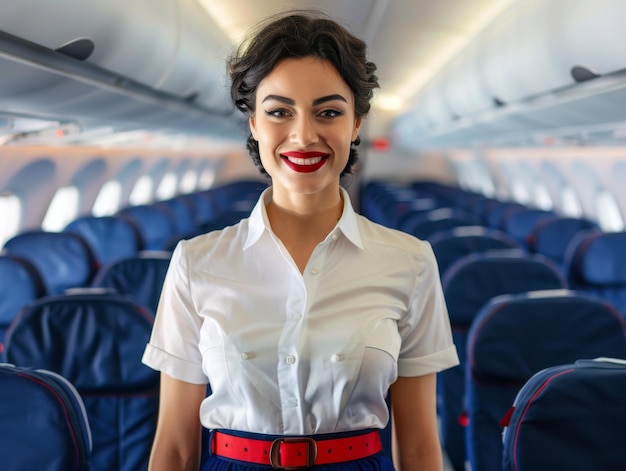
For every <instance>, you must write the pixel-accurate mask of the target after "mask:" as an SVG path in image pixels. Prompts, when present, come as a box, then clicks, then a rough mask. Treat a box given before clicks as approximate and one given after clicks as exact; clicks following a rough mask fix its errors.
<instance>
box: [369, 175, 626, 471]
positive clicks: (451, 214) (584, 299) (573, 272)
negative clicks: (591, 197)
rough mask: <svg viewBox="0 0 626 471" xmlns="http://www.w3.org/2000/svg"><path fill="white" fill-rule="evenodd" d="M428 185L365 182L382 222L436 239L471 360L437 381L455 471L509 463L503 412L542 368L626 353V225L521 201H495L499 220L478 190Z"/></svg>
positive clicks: (459, 336)
mask: <svg viewBox="0 0 626 471" xmlns="http://www.w3.org/2000/svg"><path fill="white" fill-rule="evenodd" d="M381 188H382V189H381ZM419 188H420V190H419V192H417V191H416V190H415V188H409V189H407V187H406V186H405V185H397V184H387V185H383V184H381V183H380V182H378V183H377V184H375V185H372V186H370V187H369V188H368V187H366V188H365V189H364V193H365V194H364V195H363V197H364V198H363V199H364V201H362V204H364V206H365V207H363V211H364V212H367V211H368V209H367V205H368V204H369V205H370V211H372V209H373V211H372V214H373V215H374V218H376V217H378V218H379V222H381V223H386V224H388V225H391V226H392V227H393V226H394V225H395V227H396V228H398V229H400V230H405V231H407V232H410V233H413V234H414V235H416V236H418V237H420V238H423V239H426V240H428V241H429V242H430V243H431V245H432V247H433V251H434V253H435V256H436V258H437V261H438V264H439V270H440V276H441V281H442V287H443V291H444V295H445V298H446V302H447V305H448V311H449V316H450V322H451V326H452V335H453V338H454V341H455V344H456V346H457V350H458V353H459V358H460V361H461V364H460V365H459V366H458V367H455V368H452V369H449V370H446V371H444V372H442V373H440V374H439V378H438V412H439V415H440V421H441V435H442V443H443V445H444V448H445V450H446V452H447V455H448V458H449V461H450V462H451V464H452V465H453V467H454V469H455V470H458V471H461V470H466V469H467V466H468V465H469V466H470V468H471V469H472V470H474V471H489V470H493V471H495V470H500V469H502V467H501V466H502V459H503V445H502V431H503V427H502V426H501V425H500V424H499V421H500V419H501V418H502V417H503V415H504V414H505V413H506V411H507V409H508V408H509V406H510V405H511V404H512V403H513V400H514V398H515V394H516V393H517V391H519V389H520V388H521V387H522V386H523V384H524V383H525V381H527V380H529V378H530V377H531V376H532V375H533V374H534V373H536V372H537V371H540V370H541V369H543V368H548V367H551V366H553V365H559V364H561V363H570V362H575V361H577V360H579V359H588V358H595V357H597V356H609V357H616V358H622V359H626V327H625V317H624V313H626V302H625V299H626V298H625V297H624V293H626V272H624V271H623V270H622V269H621V267H623V266H626V264H625V263H624V262H626V234H625V233H615V234H605V233H602V232H601V231H599V230H598V229H597V228H594V227H590V226H587V225H584V224H583V225H578V221H574V223H572V220H571V219H567V218H558V217H556V216H555V215H552V214H547V213H546V212H545V211H537V210H527V209H525V208H520V207H519V206H520V205H518V206H517V207H513V206H512V205H505V204H503V205H502V206H501V207H498V209H495V208H496V205H495V204H491V209H492V211H491V212H490V213H488V214H489V215H490V216H491V218H490V219H491V223H490V219H489V218H487V217H485V216H486V215H487V213H483V214H482V216H483V217H479V214H480V211H481V210H479V209H478V208H480V207H481V205H480V204H479V202H481V201H482V200H480V199H478V198H473V197H469V196H470V195H464V193H463V192H462V191H461V190H457V189H448V188H446V187H444V186H442V185H434V184H433V185H430V184H427V185H422V186H420V187H419ZM377 193H378V194H377ZM444 193H445V196H446V198H441V195H442V194H444ZM454 193H456V194H457V198H459V197H460V196H459V195H464V196H468V199H467V201H465V203H464V207H465V211H463V212H460V211H459V206H460V204H459V205H456V206H455V205H453V204H451V203H452V200H453V196H452V195H453V194H454ZM460 199H462V198H460ZM368 200H369V202H368ZM468 201H471V203H469V202H468ZM482 202H483V203H484V201H482ZM442 204H443V205H444V207H439V205H442ZM445 205H448V206H445ZM472 205H475V207H473V208H472V211H471V212H470V211H469V210H468V208H470V207H471V206H472ZM483 206H484V207H485V206H486V205H483ZM505 206H508V208H507V209H506V210H505V209H504V207H505ZM498 213H499V214H500V215H503V214H507V213H508V214H509V217H508V223H507V224H506V225H497V224H493V222H494V221H496V220H498V218H497V217H496V215H497V214H498ZM559 224H564V225H563V226H561V229H557V227H559ZM564 228H566V229H564ZM514 229H515V230H514ZM531 235H532V236H531ZM549 236H550V237H549ZM552 236H554V240H559V239H558V238H559V237H565V238H566V239H567V240H570V242H569V243H568V247H567V248H565V249H564V248H562V247H556V245H557V244H558V243H557V242H554V240H551V237H552ZM538 248H541V249H542V250H537V249H538ZM543 249H545V253H541V252H542V251H543Z"/></svg>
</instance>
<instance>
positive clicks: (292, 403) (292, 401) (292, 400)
mask: <svg viewBox="0 0 626 471" xmlns="http://www.w3.org/2000/svg"><path fill="white" fill-rule="evenodd" d="M285 406H287V407H298V400H297V399H296V398H295V397H290V398H289V399H287V400H286V401H285Z"/></svg>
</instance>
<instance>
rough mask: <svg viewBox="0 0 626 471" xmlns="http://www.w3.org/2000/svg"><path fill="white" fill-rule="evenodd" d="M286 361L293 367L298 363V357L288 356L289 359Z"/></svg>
mask: <svg viewBox="0 0 626 471" xmlns="http://www.w3.org/2000/svg"><path fill="white" fill-rule="evenodd" d="M285 361H286V362H287V364H289V365H293V364H294V363H295V362H296V357H295V356H293V355H287V358H285Z"/></svg>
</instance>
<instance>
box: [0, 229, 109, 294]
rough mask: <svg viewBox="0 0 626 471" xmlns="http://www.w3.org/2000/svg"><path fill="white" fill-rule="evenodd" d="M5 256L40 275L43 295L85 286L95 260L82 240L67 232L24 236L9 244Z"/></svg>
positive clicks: (89, 279)
mask: <svg viewBox="0 0 626 471" xmlns="http://www.w3.org/2000/svg"><path fill="white" fill-rule="evenodd" d="M4 248H5V249H6V253H7V254H9V255H11V256H14V257H19V258H20V259H23V260H24V261H26V262H28V263H29V264H30V265H32V267H33V268H34V269H35V270H36V272H37V273H38V274H39V275H40V277H41V280H42V282H43V284H44V289H45V294H47V295H55V294H61V293H63V292H64V291H65V290H66V289H68V288H76V287H82V286H87V285H88V284H89V283H90V282H91V279H92V277H93V275H94V274H95V271H96V266H97V265H96V260H95V258H94V255H93V253H92V252H91V250H90V249H89V246H88V245H87V243H86V242H85V240H84V239H83V238H82V237H80V236H78V235H77V234H72V233H69V232H60V233H59V232H44V231H33V232H23V233H21V234H18V235H16V236H15V237H13V238H12V239H10V240H8V241H7V242H6V243H5V245H4Z"/></svg>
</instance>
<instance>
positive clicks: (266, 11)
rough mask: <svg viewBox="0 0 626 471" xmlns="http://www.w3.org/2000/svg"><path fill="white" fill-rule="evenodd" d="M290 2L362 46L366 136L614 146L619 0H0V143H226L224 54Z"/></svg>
mask: <svg viewBox="0 0 626 471" xmlns="http://www.w3.org/2000/svg"><path fill="white" fill-rule="evenodd" d="M294 9H318V10H321V11H323V12H325V13H326V14H328V15H329V16H330V17H332V18H334V19H336V20H337V21H339V22H341V23H342V24H344V25H345V26H346V27H348V28H349V29H350V30H351V31H353V32H354V33H355V34H356V35H357V36H359V37H361V38H363V39H364V40H365V41H366V43H367V44H368V47H369V58H370V59H371V60H372V61H373V62H375V63H376V64H377V66H378V72H377V74H378V77H379V81H380V85H381V89H380V90H379V91H378V92H377V94H376V96H375V99H374V103H373V106H372V111H371V113H370V116H369V118H368V119H367V120H366V122H365V125H364V127H363V128H362V138H363V140H364V141H365V142H366V143H367V141H368V140H372V139H375V138H377V137H389V138H390V140H391V144H392V145H394V146H397V148H398V149H408V150H410V151H413V150H416V151H418V152H419V151H421V150H422V149H424V148H428V147H433V146H434V147H450V146H451V145H452V146H462V147H473V146H477V145H520V144H521V145H528V144H529V143H530V144H532V143H537V144H539V145H541V144H542V143H545V142H546V141H548V142H553V141H554V138H555V137H558V138H559V139H563V140H564V141H566V142H570V143H571V142H572V139H574V141H576V140H577V139H578V140H580V142H583V143H584V142H591V139H594V138H597V139H603V140H604V139H606V138H607V136H609V138H611V139H618V141H620V142H621V143H622V144H623V141H624V137H623V136H624V131H623V130H624V129H626V113H624V112H623V111H622V110H623V108H624V107H623V106H622V105H621V104H622V103H625V102H626V61H625V60H624V54H623V44H624V43H625V42H626V29H625V28H624V27H623V20H622V19H623V18H624V16H625V15H626V2H624V0H603V1H602V8H598V5H597V3H596V2H591V1H590V0H550V1H546V0H471V1H462V0H436V1H434V0H133V1H132V2H128V1H127V0H107V1H106V2H102V1H99V0H55V1H54V2H41V0H0V12H1V14H0V71H1V73H0V145H1V144H2V143H9V142H16V141H21V142H22V141H29V142H32V138H33V135H34V137H38V138H41V137H42V133H43V138H44V139H48V138H49V136H48V135H46V134H45V132H50V131H51V130H53V131H54V134H53V135H55V136H57V137H58V139H59V141H58V142H59V143H73V142H76V143H85V142H89V143H98V142H107V141H108V142H111V139H110V138H109V137H108V135H109V134H113V135H115V136H114V138H113V141H116V142H122V143H125V142H126V140H128V139H131V140H132V139H136V138H137V136H139V139H142V144H145V142H147V139H148V138H147V137H146V135H145V134H137V132H139V131H141V130H145V131H146V132H147V133H153V134H154V133H157V134H158V137H159V138H158V139H149V140H151V142H159V143H162V142H167V141H168V140H169V141H170V142H173V143H176V146H177V148H180V147H185V146H186V145H190V144H189V142H192V143H193V145H197V144H198V143H205V144H207V143H208V144H209V145H213V144H215V142H224V141H226V142H227V143H230V144H232V143H238V144H239V145H241V143H243V142H244V141H245V136H246V135H247V133H248V130H247V123H246V120H245V119H244V117H243V116H241V114H240V113H238V112H237V111H236V110H234V107H233V106H232V104H231V103H230V100H229V98H228V95H229V93H228V89H227V77H226V74H225V68H224V66H225V59H226V58H227V57H228V55H229V54H230V53H232V51H233V49H234V47H235V46H236V45H237V44H239V42H240V41H241V39H242V38H243V37H244V35H245V33H246V32H247V31H249V30H250V28H251V27H252V26H254V25H256V24H257V23H259V22H260V21H262V20H264V19H266V18H267V17H268V16H270V15H273V14H276V13H281V12H285V11H286V10H294ZM68 11H71V12H72V14H71V15H68V14H67V12H68ZM600 33H601V34H600ZM46 123H49V127H46ZM59 127H60V128H61V129H59ZM59 130H60V131H61V132H59ZM120 134H125V136H126V137H124V136H122V137H120ZM581 136H582V137H581ZM163 137H165V139H162V138H163ZM187 138H189V139H187ZM576 142H578V141H576Z"/></svg>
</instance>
